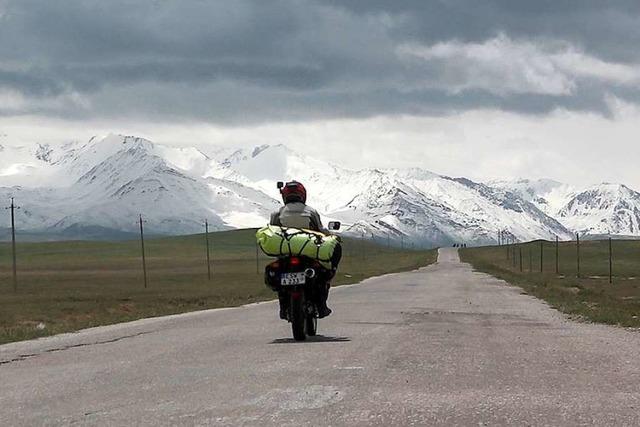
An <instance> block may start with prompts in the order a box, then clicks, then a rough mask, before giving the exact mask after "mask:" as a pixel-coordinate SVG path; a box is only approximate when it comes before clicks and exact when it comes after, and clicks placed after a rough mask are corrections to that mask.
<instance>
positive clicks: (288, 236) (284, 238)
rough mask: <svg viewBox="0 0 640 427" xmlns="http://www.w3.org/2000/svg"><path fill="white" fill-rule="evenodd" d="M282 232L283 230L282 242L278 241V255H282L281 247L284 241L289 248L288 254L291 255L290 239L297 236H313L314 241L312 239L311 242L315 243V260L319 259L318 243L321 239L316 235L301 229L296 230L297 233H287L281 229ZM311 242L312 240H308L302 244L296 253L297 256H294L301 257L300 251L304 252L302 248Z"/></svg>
mask: <svg viewBox="0 0 640 427" xmlns="http://www.w3.org/2000/svg"><path fill="white" fill-rule="evenodd" d="M282 230H283V233H282V240H281V241H280V253H281V254H282V253H283V252H282V246H283V245H284V242H285V241H286V242H287V246H289V254H291V255H293V253H292V250H291V242H290V240H291V239H292V238H294V237H295V236H297V235H300V234H306V235H308V236H313V237H314V238H315V239H313V240H315V243H316V256H315V258H316V259H319V258H320V245H319V243H321V242H322V238H321V237H320V236H319V235H318V234H316V233H313V232H309V231H305V230H303V229H300V230H298V231H296V232H294V233H287V231H286V230H285V229H282ZM311 240H312V239H308V240H307V241H306V242H304V244H303V245H302V247H300V250H299V251H298V255H296V256H303V255H302V251H304V248H306V247H307V245H308V244H309V242H311Z"/></svg>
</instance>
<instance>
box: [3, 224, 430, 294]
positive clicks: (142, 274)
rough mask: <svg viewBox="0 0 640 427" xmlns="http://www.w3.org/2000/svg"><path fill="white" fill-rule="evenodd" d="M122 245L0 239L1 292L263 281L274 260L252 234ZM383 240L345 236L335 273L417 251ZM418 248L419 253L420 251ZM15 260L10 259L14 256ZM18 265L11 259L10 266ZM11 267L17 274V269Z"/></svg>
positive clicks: (356, 273)
mask: <svg viewBox="0 0 640 427" xmlns="http://www.w3.org/2000/svg"><path fill="white" fill-rule="evenodd" d="M138 222H139V225H140V238H139V239H138V240H125V241H57V242H24V241H21V240H20V237H21V233H20V232H19V231H18V232H17V233H16V235H17V240H18V243H17V245H16V246H15V251H14V246H12V243H11V242H10V241H9V242H0V292H9V291H14V292H17V291H22V292H37V290H38V289H40V290H43V289H44V290H46V289H47V288H48V287H51V286H57V287H65V288H78V289H79V288H87V289H96V290H99V291H100V292H102V291H104V290H108V289H116V288H117V289H119V290H121V289H139V288H142V289H146V288H150V289H169V288H175V287H178V288H180V287H183V288H184V287H194V286H200V287H204V286H208V285H212V284H215V283H230V282H239V281H243V282H249V283H254V284H255V283H261V281H262V274H263V271H264V268H265V266H266V265H267V264H268V263H269V262H271V261H273V257H269V256H267V255H265V254H264V253H263V252H262V251H261V250H260V249H259V248H258V246H257V244H256V239H255V231H256V230H255V229H251V230H235V231H228V232H215V233H210V232H209V230H208V224H205V225H204V226H203V231H205V232H204V233H202V234H196V235H190V236H177V237H163V238H158V237H155V238H147V236H146V234H145V230H144V219H143V217H142V216H141V217H140V218H139V219H138ZM388 243H389V242H387V240H386V239H380V238H376V239H372V238H366V236H365V238H364V239H362V238H345V239H344V240H343V261H342V262H341V265H340V271H341V272H344V274H345V275H348V276H350V277H349V278H351V277H361V276H362V277H364V276H366V275H367V274H368V272H369V271H370V270H371V269H372V268H373V266H372V265H373V264H378V265H379V266H380V267H381V268H390V269H392V267H393V266H390V265H388V264H387V263H386V262H385V259H386V258H388V256H389V255H390V254H398V253H402V252H411V251H414V250H416V251H417V249H419V248H416V247H415V246H413V245H411V244H406V245H404V247H400V245H392V244H390V243H389V244H388ZM420 249H421V248H420ZM14 256H15V258H14ZM14 260H15V262H14ZM14 266H15V269H14Z"/></svg>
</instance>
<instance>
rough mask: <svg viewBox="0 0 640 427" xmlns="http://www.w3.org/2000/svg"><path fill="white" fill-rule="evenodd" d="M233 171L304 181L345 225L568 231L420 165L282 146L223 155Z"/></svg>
mask: <svg viewBox="0 0 640 427" xmlns="http://www.w3.org/2000/svg"><path fill="white" fill-rule="evenodd" d="M223 165H224V166H225V167H226V168H228V170H229V175H227V177H229V176H234V177H235V176H237V175H241V176H243V177H244V178H245V180H244V181H243V183H244V184H246V185H248V186H252V187H254V188H257V189H260V190H262V191H264V192H265V193H267V194H270V195H272V196H273V197H277V195H278V193H277V190H276V187H275V185H274V183H275V181H277V180H281V179H293V178H295V179H298V180H300V181H302V182H304V184H305V186H306V187H307V189H308V193H309V200H308V202H309V204H310V205H312V206H315V207H316V208H318V209H319V210H320V211H321V212H322V213H323V214H325V215H326V216H327V217H329V218H334V219H339V220H342V221H343V222H344V223H345V224H346V225H347V227H348V228H347V232H353V233H355V234H360V235H362V234H364V235H366V236H371V235H373V236H380V237H382V236H389V237H390V238H393V239H394V240H397V239H405V240H407V241H415V242H416V243H420V242H437V243H443V244H444V243H447V244H448V243H451V242H460V241H467V242H492V241H495V240H496V239H497V233H498V230H502V229H507V230H511V232H512V233H513V234H514V235H515V236H517V237H518V238H521V239H533V238H538V237H545V238H553V237H555V236H556V235H559V236H561V237H563V238H564V237H567V236H569V235H570V232H569V231H568V230H566V229H565V228H564V227H563V226H562V225H561V224H559V223H558V222H557V221H555V220H554V219H553V218H550V217H549V216H547V215H545V214H544V213H543V212H541V211H540V210H539V209H538V208H536V206H535V205H533V204H532V203H530V202H528V201H526V200H522V199H521V198H519V197H518V196H517V195H515V194H513V193H510V192H507V191H503V190H499V189H493V188H491V187H488V186H486V185H482V184H477V183H473V182H471V181H468V180H455V179H451V178H447V177H443V176H440V175H437V174H435V173H432V172H429V171H425V170H422V169H407V170H397V169H382V170H381V169H363V170H357V171H356V170H350V169H345V168H341V167H338V166H336V165H332V164H329V163H327V162H323V161H319V160H317V159H313V158H310V157H309V156H305V155H302V154H299V153H295V152H293V151H291V150H289V149H288V148H287V147H285V146H282V145H277V146H262V147H258V148H256V149H253V150H250V151H249V150H247V151H245V150H238V151H236V152H234V153H233V154H232V155H231V156H229V157H228V158H227V159H226V160H224V161H223Z"/></svg>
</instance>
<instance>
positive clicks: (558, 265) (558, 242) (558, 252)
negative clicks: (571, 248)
mask: <svg viewBox="0 0 640 427" xmlns="http://www.w3.org/2000/svg"><path fill="white" fill-rule="evenodd" d="M559 274H560V239H559V238H558V236H556V276H557V275H559Z"/></svg>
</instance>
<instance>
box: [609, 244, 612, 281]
mask: <svg viewBox="0 0 640 427" xmlns="http://www.w3.org/2000/svg"><path fill="white" fill-rule="evenodd" d="M609 283H610V284H613V244H612V243H611V237H609Z"/></svg>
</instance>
